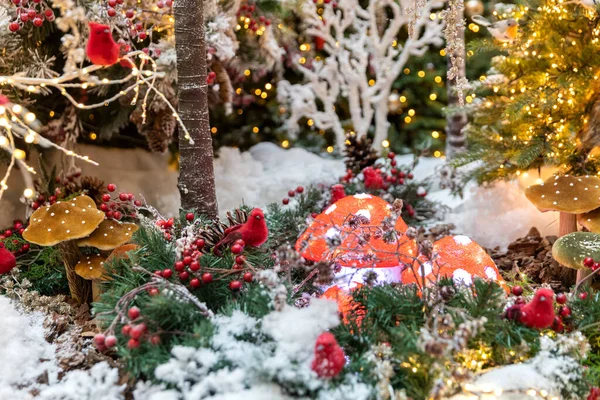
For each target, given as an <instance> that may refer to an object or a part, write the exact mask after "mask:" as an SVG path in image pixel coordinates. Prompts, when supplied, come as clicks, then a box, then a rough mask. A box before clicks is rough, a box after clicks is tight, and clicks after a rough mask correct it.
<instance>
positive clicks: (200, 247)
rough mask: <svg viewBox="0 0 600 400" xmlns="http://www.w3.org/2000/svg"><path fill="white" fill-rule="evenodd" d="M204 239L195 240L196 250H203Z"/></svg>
mask: <svg viewBox="0 0 600 400" xmlns="http://www.w3.org/2000/svg"><path fill="white" fill-rule="evenodd" d="M204 244H205V242H204V239H196V247H198V250H202V248H204Z"/></svg>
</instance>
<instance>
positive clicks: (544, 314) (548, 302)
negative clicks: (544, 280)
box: [506, 288, 555, 329]
mask: <svg viewBox="0 0 600 400" xmlns="http://www.w3.org/2000/svg"><path fill="white" fill-rule="evenodd" d="M506 317H507V318H508V319H512V320H515V321H519V322H520V323H522V324H523V325H525V326H527V327H529V328H535V329H544V328H549V327H551V326H552V324H553V323H554V318H555V314H554V292H553V291H552V290H551V289H545V288H542V289H538V291H537V292H535V295H534V296H533V299H531V301H530V302H529V303H527V304H515V305H514V306H511V307H510V308H508V310H506Z"/></svg>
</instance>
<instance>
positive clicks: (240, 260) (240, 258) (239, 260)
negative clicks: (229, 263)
mask: <svg viewBox="0 0 600 400" xmlns="http://www.w3.org/2000/svg"><path fill="white" fill-rule="evenodd" d="M235 263H236V264H238V265H244V264H245V263H246V257H244V256H237V257H236V258H235Z"/></svg>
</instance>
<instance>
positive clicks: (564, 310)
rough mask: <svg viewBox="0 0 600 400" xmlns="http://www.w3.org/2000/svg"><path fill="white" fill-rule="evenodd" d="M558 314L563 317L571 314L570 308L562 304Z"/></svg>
mask: <svg viewBox="0 0 600 400" xmlns="http://www.w3.org/2000/svg"><path fill="white" fill-rule="evenodd" d="M559 313H560V315H561V316H563V317H568V316H569V315H571V309H570V308H569V307H567V306H562V307H561V308H560V311H559Z"/></svg>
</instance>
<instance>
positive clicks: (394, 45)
mask: <svg viewBox="0 0 600 400" xmlns="http://www.w3.org/2000/svg"><path fill="white" fill-rule="evenodd" d="M442 5H443V0H430V1H427V2H426V3H425V4H424V5H423V7H422V8H420V9H419V10H417V11H418V12H415V10H414V6H415V3H414V1H413V0H370V1H369V2H368V5H367V6H366V7H365V8H363V7H361V6H360V4H359V1H358V0H344V1H342V2H339V3H338V4H337V5H336V6H334V5H333V4H327V5H326V7H325V11H324V12H323V14H322V17H320V16H319V15H318V14H317V10H316V6H315V4H314V3H313V2H312V1H311V0H305V1H304V4H303V13H304V18H305V21H306V24H307V29H306V33H307V34H308V35H310V36H313V37H319V38H321V39H323V41H324V50H325V52H326V53H327V56H326V57H325V59H324V60H323V61H315V62H313V63H312V65H311V66H310V67H305V66H304V65H301V64H300V63H297V67H298V69H299V70H300V71H301V72H302V73H303V75H304V77H305V83H303V84H295V85H292V84H290V83H289V82H288V81H281V82H280V83H279V87H278V96H279V100H280V101H281V102H282V103H285V104H288V109H289V111H290V118H289V120H288V123H287V128H288V129H289V131H290V132H291V133H292V134H293V133H295V132H297V131H298V120H300V119H301V118H310V119H312V120H313V121H314V126H315V127H317V128H319V129H331V130H332V131H333V132H334V133H335V135H336V145H337V147H338V148H339V149H342V148H343V146H344V142H345V129H344V127H343V126H342V122H341V121H340V118H339V115H338V114H337V113H336V106H339V104H338V102H339V100H340V97H341V98H343V99H344V101H346V102H347V103H348V108H349V110H350V115H351V122H352V129H353V130H354V131H355V132H356V134H357V135H359V136H364V135H366V134H367V133H368V131H369V129H370V128H371V126H374V129H375V140H374V143H375V145H376V146H381V143H382V141H383V140H385V139H386V137H387V133H388V128H389V123H388V121H387V115H388V96H389V95H390V92H391V88H392V84H393V83H394V81H395V80H396V78H397V77H398V75H399V74H400V71H402V69H403V68H404V65H405V64H406V62H407V61H408V59H409V58H410V57H411V56H419V55H423V54H424V53H425V52H426V51H427V49H428V47H429V45H440V44H442V42H443V40H442V32H443V27H444V26H443V21H442V20H441V19H439V18H433V19H431V18H430V14H431V13H432V11H434V10H436V9H438V8H440V7H441V6H442ZM388 15H389V16H390V17H389V18H388V17H387V16H388ZM415 18H416V19H415ZM411 21H413V23H414V35H412V37H409V38H408V39H406V40H405V41H404V42H402V43H401V42H399V37H400V35H399V34H400V32H401V31H402V30H403V29H404V27H408V25H409V24H410V23H411ZM370 81H371V84H370V83H369V82H370Z"/></svg>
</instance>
